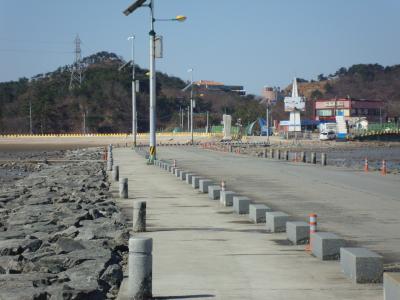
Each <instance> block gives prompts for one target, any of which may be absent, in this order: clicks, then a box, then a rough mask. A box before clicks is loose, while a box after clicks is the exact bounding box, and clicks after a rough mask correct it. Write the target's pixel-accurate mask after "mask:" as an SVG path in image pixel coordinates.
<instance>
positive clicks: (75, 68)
mask: <svg viewBox="0 0 400 300" xmlns="http://www.w3.org/2000/svg"><path fill="white" fill-rule="evenodd" d="M74 42H75V61H74V64H73V65H72V70H71V79H70V81H69V89H70V90H72V89H73V88H74V87H75V86H78V87H80V86H81V83H82V73H83V66H82V50H81V39H80V38H79V35H78V34H77V35H76V38H75V41H74Z"/></svg>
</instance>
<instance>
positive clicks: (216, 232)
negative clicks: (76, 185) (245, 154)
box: [112, 148, 383, 300]
mask: <svg viewBox="0 0 400 300" xmlns="http://www.w3.org/2000/svg"><path fill="white" fill-rule="evenodd" d="M167 151H168V152H167ZM169 151H170V152H169ZM174 151H176V153H174ZM199 151H200V150H194V152H193V153H190V152H189V151H186V150H183V149H182V150H176V149H174V150H166V149H165V150H162V151H160V154H161V156H164V155H165V156H168V155H174V156H175V155H176V156H179V157H180V159H181V160H182V159H183V155H187V156H188V158H191V159H190V160H187V161H185V164H187V165H188V166H189V164H193V165H192V166H191V167H193V168H194V166H195V165H202V161H201V160H192V159H193V157H196V156H197V155H200V157H201V156H202V155H204V157H208V156H209V155H216V157H218V156H217V154H213V153H201V152H199ZM197 152H198V153H197ZM168 153H169V154H168ZM221 157H222V156H221ZM232 159H234V160H237V159H238V158H234V157H232ZM114 162H115V164H117V165H119V166H120V177H121V178H122V177H127V178H128V179H129V199H127V200H121V199H118V196H117V190H118V184H117V183H113V185H112V191H113V193H114V195H115V198H116V201H117V203H118V205H119V206H120V207H122V209H123V213H124V214H125V216H126V217H127V220H128V224H129V226H131V218H132V203H133V201H134V200H145V201H146V202H147V225H148V232H146V233H141V234H138V236H147V237H151V238H153V241H154V242H153V243H154V247H153V248H154V250H153V265H154V266H153V295H154V297H155V299H206V300H207V299H227V300H234V299H237V300H239V299H240V300H244V299H257V300H258V299H260V300H264V299H274V300H309V299H324V300H337V299H349V300H350V299H362V300H372V299H374V300H376V299H382V298H383V296H382V295H383V294H382V285H379V284H371V285H370V284H366V285H354V284H353V283H351V281H350V280H348V279H346V278H345V277H344V275H343V274H342V273H341V271H340V267H339V264H338V263H337V262H332V261H331V262H322V261H319V260H318V259H316V258H314V257H312V256H311V255H309V254H307V253H306V252H305V251H304V246H293V245H289V244H288V243H287V242H286V235H285V234H283V233H281V234H270V233H267V232H266V230H265V229H264V226H265V225H263V224H257V225H255V224H251V223H250V222H249V221H248V218H247V216H240V217H239V216H237V215H234V214H232V209H231V208H225V207H221V206H220V205H219V201H213V200H209V199H208V197H207V195H206V194H202V193H199V192H198V190H194V189H193V188H192V187H191V185H188V184H186V183H185V182H183V181H181V180H179V179H178V178H177V177H175V176H174V175H171V174H170V173H168V172H166V171H164V170H162V169H160V168H158V167H156V166H147V165H146V164H145V160H144V159H143V158H142V157H141V156H139V155H138V154H136V153H134V152H133V151H132V150H130V149H127V148H120V149H114ZM214 162H215V160H214ZM178 163H181V162H180V161H179V162H178ZM183 163H184V162H183V161H182V164H183ZM207 166H209V167H210V166H211V162H210V163H207ZM214 168H215V166H214V167H212V168H211V169H210V172H212V171H213V170H214ZM188 169H189V168H188ZM205 169H207V168H205ZM204 173H205V171H204ZM228 186H232V183H229V185H228ZM232 187H233V186H232ZM235 188H236V187H235ZM125 275H126V274H125ZM126 292H127V278H126V277H125V279H124V282H123V284H122V286H121V289H120V294H119V296H118V299H119V300H124V299H128V298H127V293H126Z"/></svg>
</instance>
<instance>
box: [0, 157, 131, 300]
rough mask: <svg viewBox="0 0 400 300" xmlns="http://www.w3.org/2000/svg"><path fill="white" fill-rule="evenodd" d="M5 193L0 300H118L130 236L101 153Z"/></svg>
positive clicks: (49, 169) (49, 168)
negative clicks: (113, 194)
mask: <svg viewBox="0 0 400 300" xmlns="http://www.w3.org/2000/svg"><path fill="white" fill-rule="evenodd" d="M65 158H66V159H74V160H76V159H81V160H82V161H80V162H69V163H64V164H56V165H46V164H44V165H42V167H41V168H40V170H38V171H36V172H33V173H31V174H30V175H29V176H27V177H25V178H24V179H21V180H18V181H15V182H13V183H12V184H9V185H3V186H2V187H1V188H0V299H10V300H12V299H18V300H21V299H113V298H115V297H116V294H117V292H118V289H119V285H120V283H121V281H122V278H123V275H122V267H123V265H124V261H125V259H124V257H126V253H127V251H128V248H127V239H128V237H129V234H128V230H127V228H126V226H125V224H124V220H123V217H122V215H121V213H120V211H119V209H118V207H117V206H116V205H115V203H114V201H113V200H112V198H111V194H110V192H109V183H108V182H107V175H106V172H105V171H104V163H102V162H96V161H95V160H98V159H100V153H99V151H97V152H96V151H94V150H93V151H89V150H77V151H68V152H66V154H65Z"/></svg>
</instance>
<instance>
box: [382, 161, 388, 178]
mask: <svg viewBox="0 0 400 300" xmlns="http://www.w3.org/2000/svg"><path fill="white" fill-rule="evenodd" d="M386 174H387V168H386V160H382V168H381V175H382V176H385V175H386Z"/></svg>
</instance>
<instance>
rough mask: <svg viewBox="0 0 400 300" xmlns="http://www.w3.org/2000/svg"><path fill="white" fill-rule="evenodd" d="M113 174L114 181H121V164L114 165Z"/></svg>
mask: <svg viewBox="0 0 400 300" xmlns="http://www.w3.org/2000/svg"><path fill="white" fill-rule="evenodd" d="M111 175H112V179H113V180H114V181H119V166H113V168H112V173H111Z"/></svg>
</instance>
